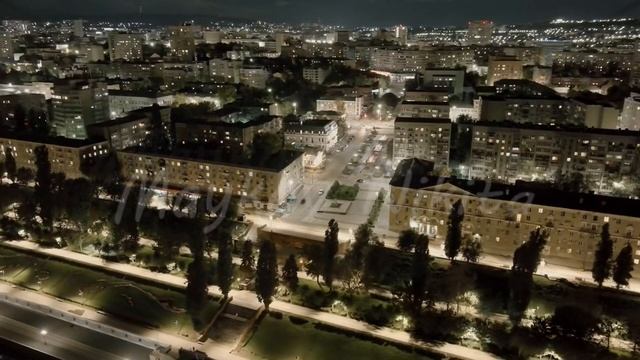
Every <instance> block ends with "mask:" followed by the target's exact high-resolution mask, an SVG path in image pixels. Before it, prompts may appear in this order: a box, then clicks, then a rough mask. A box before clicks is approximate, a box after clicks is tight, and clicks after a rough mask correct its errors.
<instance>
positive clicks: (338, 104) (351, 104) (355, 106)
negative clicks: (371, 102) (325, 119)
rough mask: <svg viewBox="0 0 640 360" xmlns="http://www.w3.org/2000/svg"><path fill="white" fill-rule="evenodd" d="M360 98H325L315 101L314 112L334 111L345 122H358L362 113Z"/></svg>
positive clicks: (361, 98)
mask: <svg viewBox="0 0 640 360" xmlns="http://www.w3.org/2000/svg"><path fill="white" fill-rule="evenodd" d="M362 106H363V97H362V96H327V97H322V98H320V99H318V100H316V111H336V112H339V113H341V114H343V115H344V116H345V118H346V119H347V120H359V119H360V117H361V116H362V111H363V108H362Z"/></svg>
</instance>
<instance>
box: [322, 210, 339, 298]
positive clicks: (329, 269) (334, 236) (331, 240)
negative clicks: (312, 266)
mask: <svg viewBox="0 0 640 360" xmlns="http://www.w3.org/2000/svg"><path fill="white" fill-rule="evenodd" d="M339 231H340V229H339V227H338V222H337V221H335V220H334V219H331V220H330V221H329V225H328V228H327V230H326V231H325V233H324V252H323V254H324V267H323V270H322V278H323V280H324V283H325V284H326V285H327V286H328V287H329V290H333V279H334V276H335V264H336V259H335V258H336V255H337V254H338V246H339V243H338V232H339Z"/></svg>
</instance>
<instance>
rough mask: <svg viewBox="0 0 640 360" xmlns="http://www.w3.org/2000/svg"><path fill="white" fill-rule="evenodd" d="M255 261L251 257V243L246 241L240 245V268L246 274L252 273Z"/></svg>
mask: <svg viewBox="0 0 640 360" xmlns="http://www.w3.org/2000/svg"><path fill="white" fill-rule="evenodd" d="M255 261H256V259H255V257H254V256H253V242H251V241H250V240H246V241H245V242H244V243H243V244H242V262H241V263H240V268H241V269H242V270H244V271H246V272H251V271H253V266H254V265H255Z"/></svg>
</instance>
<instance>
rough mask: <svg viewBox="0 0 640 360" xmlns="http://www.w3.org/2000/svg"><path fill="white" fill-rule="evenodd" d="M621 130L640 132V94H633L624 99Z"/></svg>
mask: <svg viewBox="0 0 640 360" xmlns="http://www.w3.org/2000/svg"><path fill="white" fill-rule="evenodd" d="M620 129H627V130H635V131H638V130H640V94H638V93H631V96H629V97H628V98H626V99H624V106H623V107H622V114H621V116H620Z"/></svg>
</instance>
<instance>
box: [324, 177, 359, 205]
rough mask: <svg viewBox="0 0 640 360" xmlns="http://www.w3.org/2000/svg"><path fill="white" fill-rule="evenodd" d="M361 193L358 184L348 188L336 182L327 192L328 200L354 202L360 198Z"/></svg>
mask: <svg viewBox="0 0 640 360" xmlns="http://www.w3.org/2000/svg"><path fill="white" fill-rule="evenodd" d="M359 191H360V188H359V187H358V185H357V184H356V185H353V186H348V185H342V184H340V183H339V182H337V181H336V182H334V183H333V185H332V186H331V188H330V189H329V191H328V192H327V200H344V201H354V200H355V199H356V197H357V196H358V192H359Z"/></svg>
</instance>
